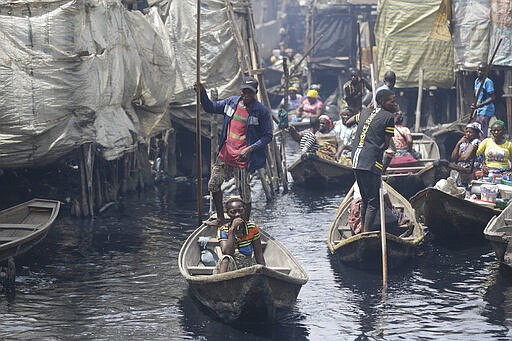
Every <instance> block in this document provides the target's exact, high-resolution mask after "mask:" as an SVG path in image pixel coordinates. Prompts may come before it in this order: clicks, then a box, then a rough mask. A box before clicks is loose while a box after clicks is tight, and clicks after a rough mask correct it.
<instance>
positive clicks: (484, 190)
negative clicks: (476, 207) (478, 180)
mask: <svg viewBox="0 0 512 341" xmlns="http://www.w3.org/2000/svg"><path fill="white" fill-rule="evenodd" d="M498 192H499V188H498V185H491V184H485V185H482V186H480V198H481V199H482V200H483V201H489V202H496V198H497V197H498Z"/></svg>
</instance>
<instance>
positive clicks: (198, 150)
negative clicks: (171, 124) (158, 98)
mask: <svg viewBox="0 0 512 341" xmlns="http://www.w3.org/2000/svg"><path fill="white" fill-rule="evenodd" d="M196 17H197V26H196V84H198V85H199V84H201V77H200V65H201V54H200V53H201V0H197V15H196ZM200 89H201V88H200V87H199V90H198V91H196V154H197V221H198V225H201V224H202V221H203V219H202V216H203V182H202V180H203V179H202V174H203V170H202V168H201V160H202V157H201V115H200V114H201V111H200V105H201V98H200V95H201V90H200Z"/></svg>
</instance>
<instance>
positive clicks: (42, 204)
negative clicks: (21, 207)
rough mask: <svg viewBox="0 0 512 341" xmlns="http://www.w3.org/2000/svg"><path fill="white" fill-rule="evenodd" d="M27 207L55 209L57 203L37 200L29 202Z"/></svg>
mask: <svg viewBox="0 0 512 341" xmlns="http://www.w3.org/2000/svg"><path fill="white" fill-rule="evenodd" d="M27 207H29V208H51V209H54V208H55V203H52V202H42V201H41V202H35V203H32V204H28V205H27Z"/></svg>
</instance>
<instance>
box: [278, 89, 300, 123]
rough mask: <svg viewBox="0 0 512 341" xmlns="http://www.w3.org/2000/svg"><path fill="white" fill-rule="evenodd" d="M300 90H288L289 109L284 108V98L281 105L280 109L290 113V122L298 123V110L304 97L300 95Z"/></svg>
mask: <svg viewBox="0 0 512 341" xmlns="http://www.w3.org/2000/svg"><path fill="white" fill-rule="evenodd" d="M298 92H299V89H298V88H297V87H296V86H293V85H292V86H290V87H289V88H288V108H285V107H284V98H283V99H282V100H281V103H279V108H283V109H285V110H286V111H287V112H288V121H289V122H297V121H298V119H297V111H296V110H297V108H298V107H299V106H300V105H301V104H302V95H301V94H299V93H298Z"/></svg>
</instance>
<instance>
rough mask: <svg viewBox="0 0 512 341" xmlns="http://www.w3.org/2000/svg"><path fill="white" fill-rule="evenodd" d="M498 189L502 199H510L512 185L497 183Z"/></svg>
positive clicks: (511, 196) (511, 197)
mask: <svg viewBox="0 0 512 341" xmlns="http://www.w3.org/2000/svg"><path fill="white" fill-rule="evenodd" d="M498 189H499V190H500V196H501V198H502V199H507V200H510V199H512V186H508V185H505V184H498Z"/></svg>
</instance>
